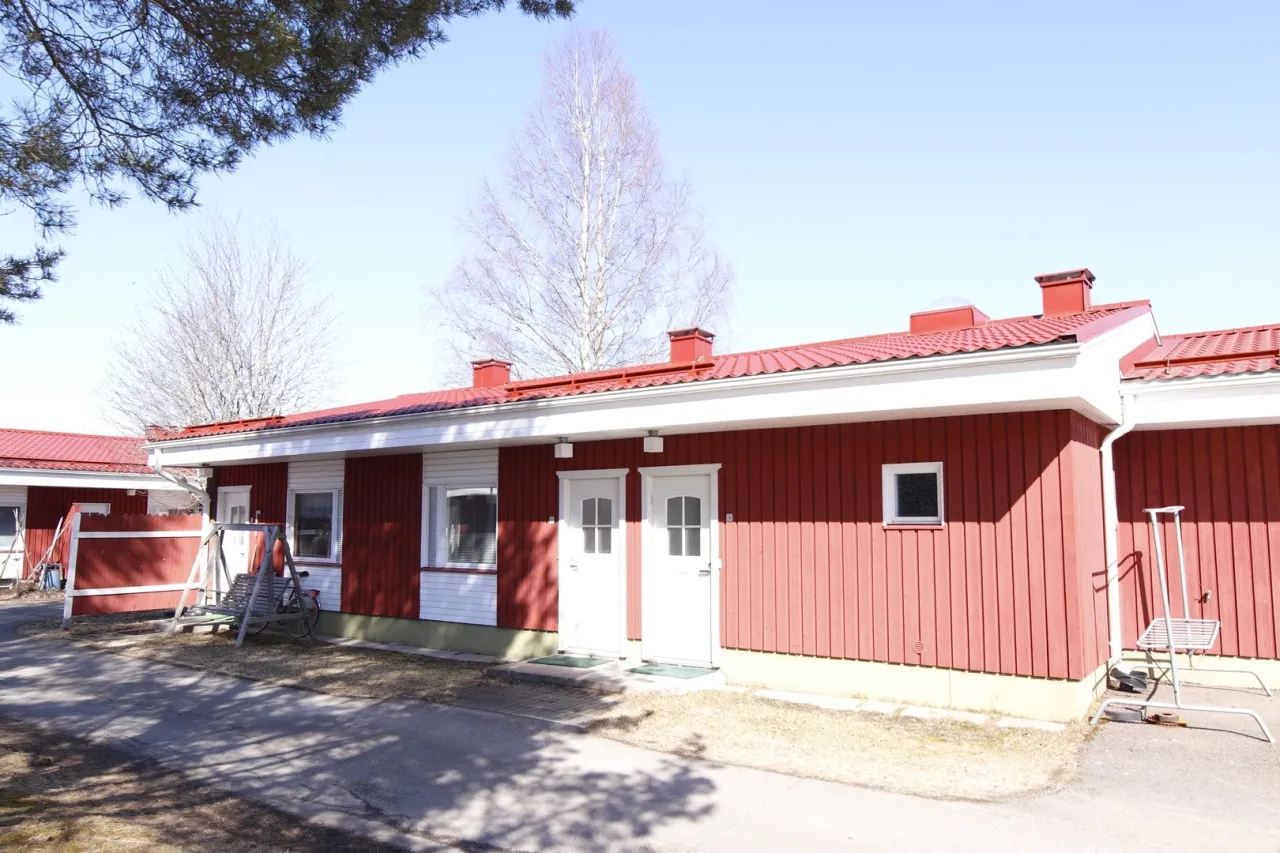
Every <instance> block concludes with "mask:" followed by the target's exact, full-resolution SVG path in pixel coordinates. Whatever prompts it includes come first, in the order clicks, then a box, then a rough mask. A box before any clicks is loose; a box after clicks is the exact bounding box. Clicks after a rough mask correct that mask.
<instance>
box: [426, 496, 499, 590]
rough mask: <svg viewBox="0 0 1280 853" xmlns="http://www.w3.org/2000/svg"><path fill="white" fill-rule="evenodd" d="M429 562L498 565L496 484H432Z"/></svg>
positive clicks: (434, 564) (437, 564)
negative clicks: (494, 485)
mask: <svg viewBox="0 0 1280 853" xmlns="http://www.w3.org/2000/svg"><path fill="white" fill-rule="evenodd" d="M426 491H427V543H426V544H427V566H429V567H432V568H464V569H495V568H496V567H497V564H498V490H497V488H495V487H493V486H466V485H457V486H432V487H430V488H428V489H427V490H426Z"/></svg>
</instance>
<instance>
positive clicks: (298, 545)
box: [293, 492, 333, 557]
mask: <svg viewBox="0 0 1280 853" xmlns="http://www.w3.org/2000/svg"><path fill="white" fill-rule="evenodd" d="M293 501H294V503H293V539H294V542H293V553H294V554H295V555H297V556H299V557H328V556H329V543H330V541H331V539H332V536H333V493H332V492H311V493H305V492H300V493H298V494H296V495H294V498H293Z"/></svg>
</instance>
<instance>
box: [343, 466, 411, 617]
mask: <svg viewBox="0 0 1280 853" xmlns="http://www.w3.org/2000/svg"><path fill="white" fill-rule="evenodd" d="M421 569H422V454H420V453H413V454H404V455H398V456H361V457H353V458H350V459H347V461H346V468H345V472H344V475H343V492H342V610H343V612H344V613H359V614H362V615H367V616H399V617H401V618H408V619H416V618H418V613H419V585H420V579H421V574H420V572H421Z"/></svg>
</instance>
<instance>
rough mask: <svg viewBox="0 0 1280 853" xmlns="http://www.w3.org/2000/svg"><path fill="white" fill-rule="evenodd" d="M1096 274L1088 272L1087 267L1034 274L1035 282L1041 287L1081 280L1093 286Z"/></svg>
mask: <svg viewBox="0 0 1280 853" xmlns="http://www.w3.org/2000/svg"><path fill="white" fill-rule="evenodd" d="M1095 279H1096V276H1095V275H1094V274H1093V273H1091V272H1089V269H1088V268H1087V267H1085V268H1082V269H1078V270H1066V271H1064V272H1049V273H1045V274H1043V275H1038V276H1036V283H1037V284H1039V285H1040V286H1041V287H1052V286H1053V285H1055V284H1063V283H1065V282H1068V281H1083V282H1084V283H1085V284H1087V285H1089V287H1093V282H1094V280H1095Z"/></svg>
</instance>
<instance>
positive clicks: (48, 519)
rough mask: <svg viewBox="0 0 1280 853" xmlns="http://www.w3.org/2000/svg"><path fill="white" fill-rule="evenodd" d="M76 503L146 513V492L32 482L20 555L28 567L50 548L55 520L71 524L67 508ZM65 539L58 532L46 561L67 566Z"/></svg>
mask: <svg viewBox="0 0 1280 853" xmlns="http://www.w3.org/2000/svg"><path fill="white" fill-rule="evenodd" d="M77 503H106V504H111V513H112V514H113V515H146V513H147V493H146V492H145V491H143V490H137V491H136V492H135V493H134V494H132V495H130V494H129V493H128V491H127V490H125V489H81V488H64V487H61V486H31V487H29V488H28V489H27V519H26V523H27V528H26V540H25V542H26V548H25V556H24V558H23V562H24V564H25V567H26V570H27V571H30V570H31V569H33V568H35V564H36V563H37V562H39V560H40V559H41V558H42V557H44V554H45V552H46V551H47V550H48V549H49V545H50V544H51V543H52V542H53V532H54V530H56V529H57V527H58V521H59V520H60V519H62V520H63V526H64V527H65V526H66V525H68V524H70V521H69V520H67V512H68V511H70V509H71V505H72V504H77ZM68 539H69V534H68V535H64V536H59V538H58V543H57V545H56V547H55V548H54V549H53V553H52V554H51V555H50V557H49V562H51V563H61V564H62V565H63V567H66V565H67V556H68V555H67V553H66V549H67V545H68Z"/></svg>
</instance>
